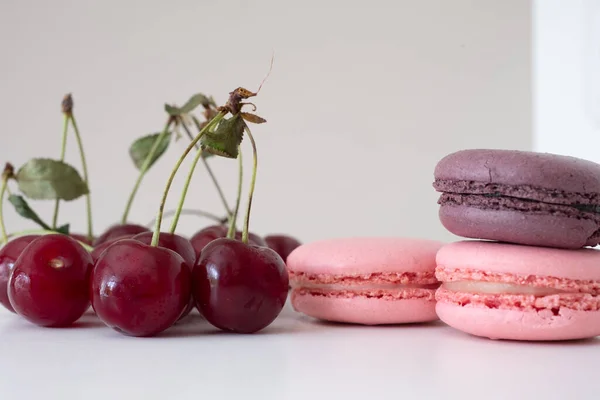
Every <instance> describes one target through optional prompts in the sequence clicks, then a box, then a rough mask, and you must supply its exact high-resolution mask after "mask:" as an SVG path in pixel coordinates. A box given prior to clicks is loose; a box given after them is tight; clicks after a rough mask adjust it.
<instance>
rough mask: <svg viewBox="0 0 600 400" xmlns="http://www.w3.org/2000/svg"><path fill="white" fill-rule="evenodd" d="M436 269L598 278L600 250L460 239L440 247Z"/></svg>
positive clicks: (599, 278)
mask: <svg viewBox="0 0 600 400" xmlns="http://www.w3.org/2000/svg"><path fill="white" fill-rule="evenodd" d="M436 262H437V265H438V269H450V270H451V269H461V270H479V271H486V272H495V273H502V274H518V275H534V276H548V277H556V278H565V279H573V280H589V281H597V280H600V250H596V249H590V248H587V249H578V250H566V249H553V248H546V247H534V246H521V245H514V244H508V243H496V242H487V241H469V240H466V241H460V242H455V243H450V244H448V245H446V246H444V247H442V248H441V249H440V250H439V251H438V253H437V256H436Z"/></svg>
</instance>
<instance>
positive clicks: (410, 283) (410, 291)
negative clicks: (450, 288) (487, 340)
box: [290, 272, 440, 301]
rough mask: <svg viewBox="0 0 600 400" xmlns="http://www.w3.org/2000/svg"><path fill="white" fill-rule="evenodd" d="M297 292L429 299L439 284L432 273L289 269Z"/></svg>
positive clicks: (319, 294) (320, 294) (338, 295)
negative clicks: (353, 272) (359, 272)
mask: <svg viewBox="0 0 600 400" xmlns="http://www.w3.org/2000/svg"><path fill="white" fill-rule="evenodd" d="M290 285H291V287H292V289H293V290H294V292H295V293H296V294H310V295H316V296H328V297H346V298H349V297H356V296H362V297H369V298H389V299H404V298H422V299H428V300H432V301H433V299H434V296H435V290H436V289H437V288H438V287H439V285H440V283H439V282H438V280H437V279H436V278H435V274H434V273H433V272H422V273H415V272H404V273H402V272H398V273H395V272H386V273H372V274H356V275H329V274H308V273H303V272H290Z"/></svg>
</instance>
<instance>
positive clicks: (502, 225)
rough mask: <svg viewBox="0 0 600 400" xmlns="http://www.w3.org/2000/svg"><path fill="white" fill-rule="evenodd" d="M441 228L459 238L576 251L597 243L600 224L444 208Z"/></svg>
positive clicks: (538, 214) (547, 215) (523, 213)
mask: <svg viewBox="0 0 600 400" xmlns="http://www.w3.org/2000/svg"><path fill="white" fill-rule="evenodd" d="M439 217H440V221H441V222H442V225H444V227H445V228H446V229H447V230H448V231H450V232H452V233H453V234H455V235H457V236H462V237H466V238H473V239H487V240H497V241H500V242H506V243H517V244H524V245H529V246H542V247H554V248H563V249H577V248H581V247H584V246H595V245H597V244H598V242H599V239H600V236H599V235H598V227H599V223H598V222H597V221H595V220H593V219H592V218H591V217H590V218H588V219H586V218H575V217H573V216H567V215H561V214H560V213H554V214H552V213H541V212H526V211H515V210H501V209H496V210H495V209H482V208H476V207H469V206H450V205H443V206H442V207H440V210H439Z"/></svg>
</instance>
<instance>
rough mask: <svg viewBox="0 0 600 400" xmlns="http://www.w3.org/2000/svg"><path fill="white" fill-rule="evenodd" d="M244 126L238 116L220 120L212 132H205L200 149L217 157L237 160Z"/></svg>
mask: <svg viewBox="0 0 600 400" xmlns="http://www.w3.org/2000/svg"><path fill="white" fill-rule="evenodd" d="M245 126H246V124H245V123H244V120H243V119H242V117H241V116H240V115H239V114H235V115H234V116H232V117H231V118H229V119H224V120H222V121H221V122H220V123H219V125H218V126H217V128H216V129H215V130H214V132H206V133H205V134H204V136H202V139H200V141H201V142H202V148H203V149H204V150H205V151H206V152H208V153H212V154H215V155H217V156H221V157H226V158H237V156H238V147H239V146H240V144H241V143H242V139H243V138H244V127H245Z"/></svg>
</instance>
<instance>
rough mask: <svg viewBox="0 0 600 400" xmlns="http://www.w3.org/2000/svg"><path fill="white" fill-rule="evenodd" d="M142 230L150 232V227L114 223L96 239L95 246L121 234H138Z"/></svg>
mask: <svg viewBox="0 0 600 400" xmlns="http://www.w3.org/2000/svg"><path fill="white" fill-rule="evenodd" d="M142 232H150V229H148V228H146V227H145V226H142V225H136V224H123V225H113V226H111V227H110V228H108V229H107V230H106V232H104V233H103V234H102V235H100V236H99V237H98V238H97V239H96V240H95V241H94V247H96V246H98V245H100V244H102V243H104V242H107V241H109V240H111V239H117V238H119V237H120V236H125V235H137V234H138V233H142Z"/></svg>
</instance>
